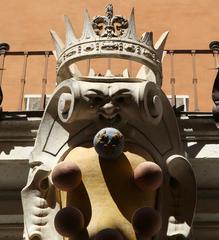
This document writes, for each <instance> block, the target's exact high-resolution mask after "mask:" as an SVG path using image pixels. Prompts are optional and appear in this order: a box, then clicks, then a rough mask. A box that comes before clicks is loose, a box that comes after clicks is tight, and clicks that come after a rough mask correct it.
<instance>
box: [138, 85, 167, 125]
mask: <svg viewBox="0 0 219 240" xmlns="http://www.w3.org/2000/svg"><path fill="white" fill-rule="evenodd" d="M140 91H142V89H140ZM142 94H143V104H144V111H143V118H144V119H145V121H147V122H148V123H150V124H153V125H157V124H159V123H160V121H161V119H162V116H163V104H162V100H161V96H160V94H161V90H160V89H158V87H157V86H156V84H154V83H153V82H146V83H145V88H144V92H141V93H140V97H142Z"/></svg>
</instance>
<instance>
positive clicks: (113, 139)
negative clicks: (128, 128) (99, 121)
mask: <svg viewBox="0 0 219 240" xmlns="http://www.w3.org/2000/svg"><path fill="white" fill-rule="evenodd" d="M93 145H94V148H95V150H96V152H97V153H98V154H99V156H100V157H102V158H105V159H115V158H118V157H119V156H120V155H121V154H122V153H123V148H124V136H123V134H122V133H121V132H120V131H119V130H118V129H116V128H111V127H109V128H103V129H101V130H100V131H99V132H98V133H97V134H96V135H95V137H94V139H93Z"/></svg>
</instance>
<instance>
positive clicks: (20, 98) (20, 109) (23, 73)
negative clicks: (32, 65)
mask: <svg viewBox="0 0 219 240" xmlns="http://www.w3.org/2000/svg"><path fill="white" fill-rule="evenodd" d="M27 58H28V53H27V52H26V53H25V54H24V62H23V70H22V75H21V80H20V83H21V90H20V97H19V102H18V110H19V111H22V107H23V100H24V87H25V84H26V73H27Z"/></svg>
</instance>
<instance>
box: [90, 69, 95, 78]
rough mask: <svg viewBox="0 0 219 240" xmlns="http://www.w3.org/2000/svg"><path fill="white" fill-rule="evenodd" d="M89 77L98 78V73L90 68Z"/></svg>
mask: <svg viewBox="0 0 219 240" xmlns="http://www.w3.org/2000/svg"><path fill="white" fill-rule="evenodd" d="M88 76H89V77H94V76H96V73H95V71H94V69H93V68H90V70H89V73H88Z"/></svg>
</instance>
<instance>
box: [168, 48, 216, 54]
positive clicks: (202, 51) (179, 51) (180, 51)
mask: <svg viewBox="0 0 219 240" xmlns="http://www.w3.org/2000/svg"><path fill="white" fill-rule="evenodd" d="M165 51H166V53H167V54H171V53H173V54H192V53H193V52H194V51H195V54H213V53H214V51H213V50H210V49H175V50H172V49H171V50H167V49H166V50H165Z"/></svg>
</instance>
